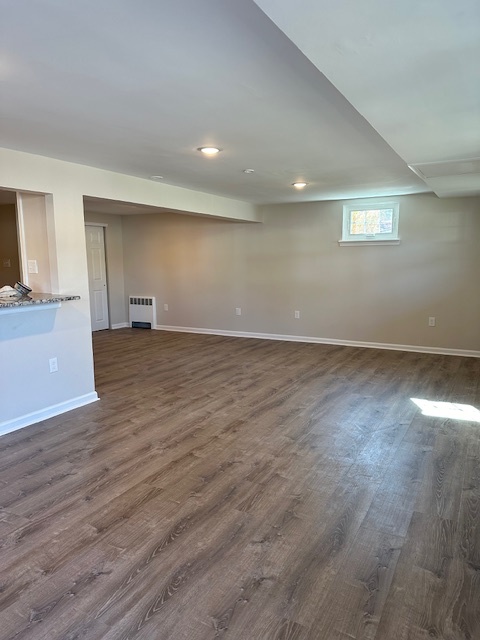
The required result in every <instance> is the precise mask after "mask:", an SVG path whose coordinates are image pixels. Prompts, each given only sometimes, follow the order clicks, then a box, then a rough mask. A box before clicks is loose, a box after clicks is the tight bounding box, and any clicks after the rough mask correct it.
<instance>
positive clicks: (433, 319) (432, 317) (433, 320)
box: [428, 316, 435, 327]
mask: <svg viewBox="0 0 480 640" xmlns="http://www.w3.org/2000/svg"><path fill="white" fill-rule="evenodd" d="M428 326H429V327H434V326H435V316H430V317H429V319H428Z"/></svg>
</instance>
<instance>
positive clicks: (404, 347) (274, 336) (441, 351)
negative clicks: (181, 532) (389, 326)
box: [155, 324, 480, 358]
mask: <svg viewBox="0 0 480 640" xmlns="http://www.w3.org/2000/svg"><path fill="white" fill-rule="evenodd" d="M155 329H157V330H159V331H177V332H179V333H205V334H208V335H214V336H227V337H232V338H257V339H259V340H282V341H286V342H311V343H314V344H333V345H339V346H342V347H363V348H367V349H387V350H390V351H414V352H417V353H432V354H437V355H444V356H463V357H468V358H480V351H473V350H467V349H446V348H443V347H422V346H417V345H412V344H388V343H383V342H358V341H356V340H336V339H332V338H317V337H315V336H293V335H282V334H279V333H254V332H250V331H224V330H223V329H205V328H202V327H176V326H170V325H164V324H157V325H156V327H155Z"/></svg>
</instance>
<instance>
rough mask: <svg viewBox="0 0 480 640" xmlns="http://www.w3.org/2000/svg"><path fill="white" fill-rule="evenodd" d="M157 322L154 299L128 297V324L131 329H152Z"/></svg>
mask: <svg viewBox="0 0 480 640" xmlns="http://www.w3.org/2000/svg"><path fill="white" fill-rule="evenodd" d="M156 321H157V311H156V304H155V298H152V297H151V296H129V304H128V322H129V325H130V326H131V327H139V328H141V329H154V328H155V324H156Z"/></svg>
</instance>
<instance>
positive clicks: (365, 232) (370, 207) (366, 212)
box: [339, 202, 400, 245]
mask: <svg viewBox="0 0 480 640" xmlns="http://www.w3.org/2000/svg"><path fill="white" fill-rule="evenodd" d="M398 214H399V204H398V202H375V203H372V202H369V203H368V204H346V205H344V206H343V231H342V239H341V240H340V241H339V244H340V245H344V244H345V245H350V244H365V243H372V244H400V240H399V237H398Z"/></svg>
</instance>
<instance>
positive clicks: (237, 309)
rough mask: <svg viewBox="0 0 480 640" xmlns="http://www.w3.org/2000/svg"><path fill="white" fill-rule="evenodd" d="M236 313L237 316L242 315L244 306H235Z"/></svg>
mask: <svg viewBox="0 0 480 640" xmlns="http://www.w3.org/2000/svg"><path fill="white" fill-rule="evenodd" d="M235 315H236V316H241V315H242V308H241V307H235Z"/></svg>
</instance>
